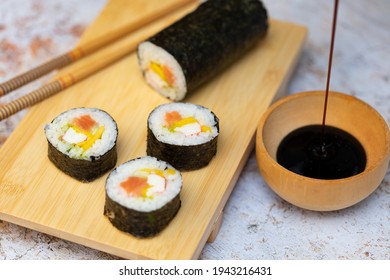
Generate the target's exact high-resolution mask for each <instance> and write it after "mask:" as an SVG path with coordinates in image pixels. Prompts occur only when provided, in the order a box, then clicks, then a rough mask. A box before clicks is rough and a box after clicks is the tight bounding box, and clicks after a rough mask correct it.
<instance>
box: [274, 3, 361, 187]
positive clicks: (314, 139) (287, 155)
mask: <svg viewBox="0 0 390 280" xmlns="http://www.w3.org/2000/svg"><path fill="white" fill-rule="evenodd" d="M338 2H339V1H338V0H335V5H334V12H333V23H332V36H331V43H330V51H329V62H328V73H327V80H326V91H325V102H324V109H323V116H322V124H321V125H309V126H305V127H301V128H298V129H296V130H294V131H292V132H291V133H289V134H288V135H287V136H286V137H285V138H284V139H283V140H282V142H281V143H280V145H279V147H278V150H277V155H276V157H277V161H278V163H279V164H280V165H282V166H283V167H285V168H287V169H289V170H290V171H293V172H295V173H297V174H300V175H303V176H306V177H311V178H316V179H341V178H346V177H350V176H353V175H356V174H359V173H361V172H363V171H364V169H365V166H366V154H365V151H364V148H363V147H362V145H361V144H360V143H359V141H358V140H356V138H354V137H353V136H352V135H351V134H349V133H347V132H346V131H343V130H341V129H338V128H336V127H332V126H327V125H326V113H327V109H328V108H327V107H328V97H329V84H330V77H331V70H332V58H333V49H334V41H335V33H336V23H337V11H338Z"/></svg>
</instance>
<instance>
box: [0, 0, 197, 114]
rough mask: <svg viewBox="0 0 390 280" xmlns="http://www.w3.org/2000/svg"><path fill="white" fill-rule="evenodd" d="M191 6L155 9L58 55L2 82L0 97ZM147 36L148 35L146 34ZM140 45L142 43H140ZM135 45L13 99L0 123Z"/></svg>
mask: <svg viewBox="0 0 390 280" xmlns="http://www.w3.org/2000/svg"><path fill="white" fill-rule="evenodd" d="M194 2H197V1H196V0H180V1H175V2H174V3H172V4H171V5H168V6H167V7H165V8H164V9H158V10H157V11H155V12H152V13H151V14H150V15H148V16H145V17H144V18H141V19H140V20H138V21H136V22H134V23H131V24H128V25H125V26H123V27H121V28H119V29H117V30H114V31H113V32H110V33H108V34H105V35H104V36H101V37H99V38H97V39H95V40H93V41H90V42H88V43H86V44H84V45H81V46H79V47H76V48H74V49H72V50H71V51H69V52H67V53H65V54H63V55H60V56H58V57H56V58H54V59H52V60H50V61H48V62H47V63H44V64H42V65H40V66H38V67H35V68H33V69H31V70H29V71H27V72H25V73H23V74H21V75H18V76H16V77H14V78H12V79H10V80H8V81H6V82H3V83H1V84H0V97H2V96H4V95H6V94H9V93H10V92H12V91H13V90H15V89H17V88H19V87H21V86H23V85H25V84H27V83H29V82H31V81H33V80H35V79H37V78H39V77H42V76H43V75H45V74H48V73H50V72H51V71H53V70H56V69H60V68H63V67H65V66H67V65H70V64H72V63H73V62H76V61H78V60H80V59H82V58H83V57H85V56H87V55H90V54H92V53H94V52H96V51H97V50H100V49H102V48H103V47H106V46H108V45H110V44H111V43H113V42H115V41H117V40H119V39H120V38H123V37H124V36H125V35H128V34H130V33H132V32H134V31H136V30H138V29H140V28H142V27H144V26H146V25H148V24H150V23H152V22H154V21H156V20H158V19H160V18H162V17H164V16H166V15H168V14H170V13H172V12H174V11H176V10H178V9H179V8H183V7H185V6H187V5H190V4H192V3H194ZM150 35H151V34H150ZM147 37H149V35H148V36H146V35H145V38H143V39H147ZM140 41H142V40H140ZM138 43H139V42H137V43H133V44H131V45H130V46H127V47H126V48H123V49H121V50H119V51H117V52H114V53H112V54H110V55H109V56H106V57H105V59H104V60H102V61H99V62H97V63H95V64H93V66H92V67H90V68H88V67H84V68H80V69H76V70H75V71H73V72H71V73H67V74H65V75H62V76H60V77H58V78H56V79H55V80H53V81H52V82H50V83H48V84H46V85H44V86H42V87H40V88H38V89H36V90H34V91H32V92H30V93H28V94H26V95H24V96H22V97H20V98H18V99H15V100H13V101H11V102H9V103H8V104H5V105H3V106H0V121H2V120H4V119H6V118H8V117H10V116H12V115H14V114H16V113H17V112H19V111H21V110H23V109H25V108H27V107H30V106H32V105H35V104H37V103H38V102H40V101H42V100H44V99H46V98H48V97H50V96H52V95H54V94H56V93H58V92H60V91H62V90H64V89H66V88H68V87H70V86H72V85H74V84H76V83H77V82H79V81H81V80H83V79H84V78H86V77H88V76H90V75H92V74H94V73H96V72H98V71H100V70H101V69H103V68H105V67H107V66H108V65H110V64H112V63H114V62H116V61H118V60H120V59H121V58H123V57H125V56H126V55H128V54H130V53H132V52H133V51H134V50H135V49H136V47H137V45H138Z"/></svg>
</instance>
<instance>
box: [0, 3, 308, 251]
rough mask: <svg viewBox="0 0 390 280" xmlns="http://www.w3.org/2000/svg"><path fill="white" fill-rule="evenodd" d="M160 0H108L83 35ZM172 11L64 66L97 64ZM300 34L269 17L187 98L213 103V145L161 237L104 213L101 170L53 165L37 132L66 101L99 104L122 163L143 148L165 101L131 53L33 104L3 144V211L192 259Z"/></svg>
mask: <svg viewBox="0 0 390 280" xmlns="http://www.w3.org/2000/svg"><path fill="white" fill-rule="evenodd" d="M172 1H174V0H172ZM166 2H169V1H163V2H161V1H155V0H149V1H147V2H145V1H142V0H137V1H135V0H133V1H131V6H130V5H128V4H127V3H128V1H126V0H112V1H110V2H109V3H108V5H107V6H106V8H105V10H104V11H103V12H102V14H101V15H100V16H99V18H98V19H97V21H96V22H95V23H94V24H92V25H91V27H90V28H89V29H88V30H87V31H86V32H85V34H84V36H83V38H82V40H81V43H82V42H85V41H87V40H90V39H92V38H94V37H95V36H98V34H99V33H101V32H103V30H104V31H106V30H108V29H110V28H117V27H118V26H120V25H122V24H125V23H128V21H129V19H132V18H133V17H132V16H134V17H136V16H142V14H143V13H145V12H146V11H147V10H148V9H153V8H155V7H158V5H157V3H159V4H161V5H164V3H166ZM183 12H188V10H187V11H181V13H183ZM177 16H178V15H175V16H174V17H172V18H170V19H163V20H160V21H159V22H156V24H154V25H153V26H150V27H148V28H145V29H142V30H141V31H139V32H137V33H135V34H134V35H132V36H129V37H128V38H126V39H124V40H122V41H121V42H118V43H117V44H115V45H113V46H112V47H110V48H109V49H107V50H103V51H99V52H98V53H96V54H95V55H92V56H90V57H88V58H86V59H85V60H83V61H80V62H78V63H76V64H75V65H72V66H71V67H72V68H69V69H70V70H71V69H73V67H76V68H77V67H83V66H84V67H85V65H88V63H97V62H96V61H98V60H99V57H101V56H104V55H109V53H110V52H113V51H114V52H115V51H117V50H118V49H121V47H123V46H122V45H121V44H127V43H129V42H132V41H134V40H139V38H142V37H143V36H145V32H151V31H153V30H154V31H156V30H159V29H161V28H163V27H164V26H166V25H167V24H168V23H170V22H171V21H172V19H173V18H175V17H177ZM305 36H306V28H304V27H301V26H297V25H294V24H291V23H286V22H280V21H276V20H272V21H271V23H270V30H269V34H268V35H267V37H266V38H265V39H264V40H263V41H262V42H261V43H259V44H258V45H257V46H256V48H254V49H253V50H251V51H250V52H249V53H247V54H246V55H245V56H244V57H243V58H241V59H240V60H239V61H237V62H236V63H235V64H234V65H232V66H231V67H229V68H228V69H226V70H225V71H224V72H223V73H221V74H220V75H218V76H217V77H216V78H215V79H214V80H213V81H212V82H209V83H207V84H206V85H204V86H202V87H201V88H200V89H199V90H197V92H196V93H194V94H192V95H191V96H190V97H189V98H187V99H186V100H185V101H186V102H192V103H196V104H200V105H203V106H206V107H209V108H210V109H212V110H213V112H215V113H216V115H217V116H218V117H219V119H220V131H221V134H220V138H219V143H218V152H217V155H216V157H215V158H214V159H213V160H212V161H211V163H210V165H209V166H207V167H206V168H203V169H200V170H197V171H192V172H186V173H184V174H183V180H184V186H183V192H182V208H181V209H180V211H179V213H178V215H177V216H176V218H175V219H174V220H173V221H172V222H171V224H170V225H169V226H168V227H167V228H166V229H165V230H164V231H163V232H162V233H161V234H160V235H158V236H157V237H154V238H150V239H136V238H134V237H132V236H130V235H128V234H125V233H122V232H120V231H118V230H117V229H116V228H114V227H113V226H112V225H111V224H110V222H109V221H108V219H106V218H105V217H104V216H103V206H104V183H105V178H106V176H103V177H102V178H100V179H98V180H96V181H94V182H92V183H88V184H83V183H80V182H78V181H76V180H74V179H72V178H70V177H68V176H66V175H64V174H63V173H61V172H60V171H58V170H57V169H56V168H55V167H54V166H53V165H52V164H51V163H50V162H49V160H48V158H47V144H46V139H45V136H44V133H43V127H44V125H45V124H46V123H48V122H50V121H51V120H52V119H53V118H54V117H55V116H57V115H58V114H59V113H61V112H63V111H65V110H68V109H70V108H74V107H80V106H87V107H98V108H100V109H103V110H105V111H107V112H109V113H110V114H111V115H112V116H113V118H114V119H115V120H116V121H117V123H118V127H119V138H118V164H121V163H123V162H125V161H127V160H129V159H132V158H135V157H138V156H143V155H145V153H146V120H147V117H148V115H149V113H150V112H151V111H152V110H153V109H154V108H155V107H156V106H157V105H160V104H162V103H166V102H168V100H166V99H164V98H163V97H162V96H160V95H159V94H157V93H156V92H154V91H153V90H152V89H151V88H150V87H148V86H147V84H146V83H145V82H144V79H143V77H142V74H141V72H140V70H139V68H138V62H137V58H136V55H135V54H132V55H129V56H128V57H126V58H125V59H122V60H121V61H119V62H118V63H116V64H114V65H112V66H110V67H108V68H106V69H104V70H102V71H100V72H99V73H97V74H96V75H94V76H92V77H90V78H87V79H85V80H84V81H82V82H80V83H79V84H77V85H75V86H74V87H72V88H69V89H67V90H65V91H64V92H62V93H60V94H58V95H56V96H54V97H51V98H49V99H48V100H45V101H44V102H42V103H41V104H39V105H37V106H34V107H33V108H31V109H30V111H29V112H28V114H27V115H26V117H25V118H24V119H23V120H22V122H21V123H20V125H19V126H18V128H17V129H16V130H15V131H14V133H13V134H12V135H11V137H10V138H9V139H8V141H7V142H6V143H5V144H4V146H3V148H2V149H1V150H0V168H1V170H2V172H1V174H0V219H3V220H6V221H9V222H12V223H16V224H19V225H22V226H25V227H29V228H32V229H35V230H38V231H41V232H45V233H48V234H51V235H54V236H58V237H60V238H64V239H68V240H71V241H74V242H78V243H80V244H83V245H86V246H90V247H93V248H96V249H99V250H102V251H106V252H109V253H111V254H115V255H118V256H121V257H124V258H130V259H149V258H151V259H194V258H197V257H198V256H199V254H200V252H201V250H202V248H203V246H204V244H205V242H206V241H207V239H208V237H209V236H210V233H211V231H212V229H213V225H214V224H215V222H216V221H217V219H218V215H219V214H220V212H221V211H222V208H223V207H224V205H225V203H226V201H227V199H228V198H229V196H230V193H231V191H232V189H233V187H234V185H235V182H236V180H237V178H238V176H239V173H240V171H241V169H242V168H243V166H244V164H245V162H246V159H247V157H248V155H249V152H250V151H251V150H252V149H253V147H254V135H255V131H256V128H257V124H258V122H259V120H260V117H261V115H262V113H263V112H264V111H265V110H266V109H267V107H268V106H269V104H270V103H271V102H272V100H273V99H274V97H275V96H276V95H277V94H280V92H281V91H282V90H283V89H284V86H285V85H286V83H287V81H288V78H289V76H290V74H291V72H292V69H293V68H294V66H295V63H296V61H297V58H298V55H299V53H300V50H301V48H302V45H303V42H304V39H305ZM69 69H65V70H64V71H62V72H61V73H65V72H66V71H69Z"/></svg>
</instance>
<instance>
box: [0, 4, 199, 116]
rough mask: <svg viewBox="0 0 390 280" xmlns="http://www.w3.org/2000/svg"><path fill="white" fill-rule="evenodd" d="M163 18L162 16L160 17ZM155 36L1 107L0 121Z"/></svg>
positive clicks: (114, 52) (70, 84)
mask: <svg viewBox="0 0 390 280" xmlns="http://www.w3.org/2000/svg"><path fill="white" fill-rule="evenodd" d="M196 2H198V1H194V0H183V1H182V2H181V5H177V4H176V5H175V8H176V9H173V8H170V9H166V10H165V11H166V15H167V14H168V13H170V12H173V11H175V10H178V9H179V8H185V5H184V4H191V3H192V4H193V3H196ZM189 6H190V5H189ZM160 17H162V15H160ZM151 35H153V34H144V35H141V36H140V37H138V38H137V40H135V41H132V42H131V43H129V44H127V45H126V47H123V48H120V49H119V50H118V48H116V50H115V51H112V52H110V53H109V54H107V55H105V56H104V59H98V60H94V61H93V63H92V64H89V65H88V66H85V67H81V68H77V69H75V70H74V71H72V72H70V73H67V74H64V75H61V76H59V77H58V78H55V79H54V80H53V81H52V82H50V83H48V84H46V85H44V86H42V87H40V88H38V89H36V90H34V91H32V92H30V93H28V94H26V95H24V96H22V97H20V98H18V99H15V100H13V101H11V102H9V103H8V104H6V105H3V106H0V121H2V120H4V119H6V118H8V117H10V116H12V115H14V114H16V113H17V112H19V111H21V110H23V109H25V108H27V107H30V106H32V105H35V104H37V103H38V102H40V101H42V100H44V99H46V98H48V97H50V96H52V95H54V94H56V93H58V92H60V91H62V90H64V89H66V88H68V87H70V86H72V85H74V84H76V83H77V82H79V81H81V80H83V79H84V78H86V77H88V76H91V75H92V74H94V73H96V72H98V71H100V70H102V69H103V68H105V67H107V66H108V65H110V64H112V63H114V62H116V61H118V60H120V59H121V58H123V57H125V56H126V55H128V54H130V53H132V52H133V51H134V50H135V49H136V48H137V46H138V44H139V43H140V42H142V41H144V40H146V39H147V38H149V37H150V36H151Z"/></svg>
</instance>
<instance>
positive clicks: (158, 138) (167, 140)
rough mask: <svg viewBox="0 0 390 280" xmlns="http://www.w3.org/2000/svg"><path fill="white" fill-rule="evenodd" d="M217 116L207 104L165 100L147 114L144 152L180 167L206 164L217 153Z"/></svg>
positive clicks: (191, 168)
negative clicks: (205, 105)
mask: <svg viewBox="0 0 390 280" xmlns="http://www.w3.org/2000/svg"><path fill="white" fill-rule="evenodd" d="M218 134H219V120H218V118H217V116H216V115H215V114H214V113H213V112H211V111H210V110H209V109H208V108H205V107H203V106H200V105H195V104H191V103H180V102H175V103H168V104H163V105H160V106H158V107H157V108H155V109H154V110H153V111H152V112H151V113H150V115H149V118H148V131H147V145H146V147H147V148H146V153H147V155H149V156H154V157H156V158H159V159H161V160H164V161H167V162H169V163H170V164H172V165H173V166H174V167H175V168H177V169H179V170H180V171H190V170H195V169H199V168H202V167H204V166H206V165H208V164H209V162H210V161H211V159H212V158H213V157H214V156H215V154H216V153H217V140H218Z"/></svg>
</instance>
